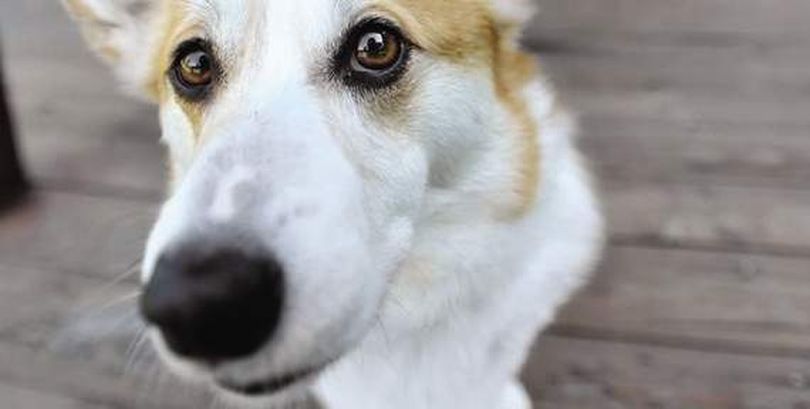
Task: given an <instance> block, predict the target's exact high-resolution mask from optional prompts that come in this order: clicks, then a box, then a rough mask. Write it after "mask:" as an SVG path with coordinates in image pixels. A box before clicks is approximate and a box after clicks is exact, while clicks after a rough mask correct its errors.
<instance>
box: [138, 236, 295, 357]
mask: <svg viewBox="0 0 810 409" xmlns="http://www.w3.org/2000/svg"><path fill="white" fill-rule="evenodd" d="M193 253H194V252H183V251H181V252H176V253H174V254H171V255H166V256H163V257H161V258H160V260H159V261H158V263H157V266H156V268H155V271H154V273H153V274H152V277H151V279H150V281H149V283H148V284H147V285H146V288H145V289H144V293H143V296H142V298H141V310H142V313H143V315H144V317H145V318H146V320H147V321H148V322H149V323H151V324H152V325H155V326H156V327H157V328H158V329H160V331H161V333H162V334H163V337H164V338H165V340H166V342H167V344H168V346H169V348H170V349H171V350H172V351H174V352H175V353H177V354H179V355H182V356H185V357H189V358H198V359H204V360H213V361H216V360H223V359H236V358H242V357H246V356H249V355H251V354H253V353H254V352H256V351H258V350H259V349H260V348H261V347H262V346H263V345H264V344H265V343H266V342H267V340H268V339H269V338H270V337H271V336H272V335H273V332H274V331H275V329H276V326H277V325H278V321H279V318H280V314H281V308H282V301H283V294H284V291H283V290H284V288H283V286H284V283H283V273H282V269H281V266H280V265H279V264H278V263H277V262H276V261H275V260H273V259H272V258H270V257H254V256H249V255H246V254H244V253H242V252H239V251H237V250H223V251H218V252H215V253H212V254H211V255H208V256H204V257H200V256H197V255H194V254H193Z"/></svg>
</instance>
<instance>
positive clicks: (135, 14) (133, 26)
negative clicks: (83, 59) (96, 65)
mask: <svg viewBox="0 0 810 409" xmlns="http://www.w3.org/2000/svg"><path fill="white" fill-rule="evenodd" d="M62 3H63V4H64V5H65V8H67V10H68V12H69V13H70V15H71V16H72V17H73V19H74V20H75V21H76V23H77V24H78V25H79V27H80V29H81V31H82V34H83V35H84V38H85V40H86V41H87V44H88V45H89V46H90V48H91V49H92V50H93V51H95V52H96V54H98V55H99V56H100V57H101V59H102V60H104V61H105V62H106V63H108V64H109V65H110V66H111V67H112V68H113V70H114V71H115V73H116V74H117V75H118V77H119V79H120V80H121V81H122V82H123V83H124V85H125V87H126V88H127V89H128V90H131V91H135V93H137V94H142V93H143V90H142V89H140V88H141V87H142V86H143V85H144V82H145V81H147V78H146V76H147V75H148V74H149V65H150V64H151V61H152V58H151V56H150V54H151V53H150V49H151V43H152V40H153V37H154V35H155V34H154V32H155V30H154V23H155V12H156V9H157V6H156V5H157V3H158V0H62Z"/></svg>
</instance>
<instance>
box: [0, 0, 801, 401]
mask: <svg viewBox="0 0 810 409" xmlns="http://www.w3.org/2000/svg"><path fill="white" fill-rule="evenodd" d="M57 3H58V2H55V1H53V0H26V1H6V2H3V3H2V4H0V30H2V39H3V43H4V52H5V55H6V58H7V61H6V62H7V63H8V64H7V65H8V66H7V74H8V75H9V78H8V84H9V86H10V88H11V92H12V96H13V103H14V108H15V111H16V113H17V122H18V125H19V130H20V132H19V133H20V135H21V141H20V143H21V145H22V150H23V152H24V157H25V161H26V163H27V165H28V168H29V172H30V174H31V176H32V179H33V181H34V182H35V183H36V186H37V189H36V191H35V195H34V196H33V198H32V200H31V201H30V202H29V203H27V205H25V206H23V207H21V208H18V209H16V210H14V211H12V212H10V213H6V214H4V215H2V216H0V406H1V407H3V408H13V409H28V408H30V409H45V408H56V409H62V408H70V409H88V408H178V409H180V408H199V407H208V403H205V404H199V403H192V402H200V401H199V400H198V399H205V397H204V396H203V397H200V396H198V395H199V394H195V393H194V392H193V391H189V392H187V394H186V392H185V391H183V393H181V394H178V392H177V389H176V388H174V387H169V386H166V384H165V383H163V382H160V379H159V377H158V376H157V375H155V374H154V373H153V372H152V371H153V370H154V369H153V367H152V365H151V364H150V362H151V361H152V358H151V357H150V356H149V354H148V352H146V353H136V354H135V355H136V357H135V358H134V359H132V362H130V363H129V364H128V363H127V358H126V356H127V351H131V350H136V351H140V350H142V348H140V347H139V346H138V345H137V344H138V343H137V342H135V343H134V344H135V345H134V346H131V345H130V344H131V343H132V342H131V341H132V338H133V337H134V335H135V333H136V332H137V329H138V328H137V325H136V324H134V323H133V320H130V319H127V318H128V316H127V315H126V313H127V311H131V306H132V301H131V300H130V301H129V302H127V301H126V296H127V294H131V292H132V291H133V290H134V289H135V283H134V279H133V277H131V275H130V276H127V275H126V273H127V272H131V271H134V266H136V265H137V262H138V259H139V255H140V253H141V247H142V245H143V241H144V237H145V234H146V232H147V229H148V228H149V225H150V223H151V221H152V218H153V217H154V214H155V209H156V208H157V206H158V204H159V200H160V198H161V195H162V193H161V192H162V189H161V187H162V186H163V175H162V173H163V165H162V159H161V155H162V153H161V150H160V148H159V146H158V144H157V136H156V135H157V130H156V125H155V115H154V112H153V109H151V108H150V107H147V106H143V105H141V104H139V103H136V102H133V101H130V100H127V99H125V98H123V97H121V96H119V94H118V93H117V92H116V90H115V88H114V85H113V82H112V80H111V77H110V75H109V74H108V73H107V72H106V70H105V69H104V68H102V67H101V66H100V65H99V64H97V63H95V61H94V60H92V58H91V56H90V55H89V54H88V53H87V52H86V51H84V49H83V47H82V45H81V44H80V41H79V38H78V35H77V34H76V32H75V30H74V29H73V28H72V27H71V26H70V24H69V23H68V21H67V19H66V18H65V17H64V16H63V15H62V14H61V12H60V10H59V8H58V4H57ZM543 4H544V10H543V13H542V14H541V16H540V17H539V18H538V21H537V23H536V24H534V25H533V26H532V28H531V30H530V32H529V35H528V36H527V40H526V43H527V46H528V47H529V48H531V49H533V50H535V51H537V52H539V53H540V55H541V60H542V61H543V63H544V65H545V67H546V69H547V70H548V72H549V73H551V75H552V76H553V77H554V78H555V79H556V82H557V83H558V84H559V88H560V90H561V92H562V93H563V94H564V96H565V97H566V99H567V100H568V102H569V105H571V106H572V107H574V108H575V109H576V110H577V111H579V112H580V113H581V119H582V124H583V126H582V128H583V130H582V145H583V147H584V149H585V150H586V151H587V152H588V154H589V155H590V156H591V157H592V158H593V161H594V167H595V169H596V170H597V172H598V174H599V175H600V178H601V181H602V187H603V191H604V198H605V210H606V213H607V215H608V217H609V220H610V224H611V234H610V246H609V249H608V253H607V256H606V258H605V261H604V262H603V263H602V265H601V267H600V269H599V272H598V274H597V275H596V278H595V280H594V282H593V283H592V285H590V286H589V287H588V288H587V289H586V290H585V291H583V292H582V293H581V294H580V295H579V297H577V298H576V299H575V300H573V301H572V302H571V303H570V305H569V306H568V307H567V308H566V309H565V311H564V313H563V314H562V316H561V318H560V320H559V322H558V324H556V325H555V326H554V327H553V328H552V329H550V331H548V333H547V335H545V336H543V337H542V338H541V339H540V340H539V342H538V346H537V348H536V352H535V355H534V358H533V359H532V362H531V364H530V365H529V367H528V368H527V370H526V375H525V377H526V380H527V383H528V385H529V387H530V390H531V393H532V395H533V397H534V399H535V401H536V403H537V406H538V407H541V408H555V409H556V408H559V409H569V408H570V409H614V408H615V409H619V408H651V409H652V408H672V409H693V408H695V409H697V408H709V409H721V408H722V409H734V408H745V409H802V408H805V409H806V408H810V285H808V284H810V47H808V44H810V24H807V20H808V17H810V2H808V1H807V0H772V1H764V0H578V1H570V0H543ZM122 275H123V276H122ZM120 277H123V278H122V279H120V280H116V278H120ZM116 300H122V302H119V303H116V302H114V301H116ZM126 368H128V369H126ZM124 372H127V373H129V375H127V376H124V375H123V374H124Z"/></svg>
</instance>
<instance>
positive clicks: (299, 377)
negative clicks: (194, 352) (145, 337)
mask: <svg viewBox="0 0 810 409" xmlns="http://www.w3.org/2000/svg"><path fill="white" fill-rule="evenodd" d="M151 335H152V340H153V342H152V344H153V346H154V347H155V349H156V350H157V352H158V356H159V357H160V358H161V361H162V362H163V364H164V365H165V366H166V367H167V368H168V369H169V371H170V372H171V373H173V374H174V375H175V376H178V377H179V378H180V379H182V380H184V381H186V382H188V383H190V384H195V385H200V386H204V385H206V384H207V385H212V387H213V388H214V391H215V392H217V393H218V394H219V395H221V396H223V397H224V398H225V399H227V400H231V401H237V403H239V404H249V403H251V402H252V403H256V402H261V403H262V404H263V405H267V402H268V401H270V402H271V403H276V402H280V403H284V404H287V405H288V404H290V403H293V402H296V401H300V400H301V399H304V398H306V397H307V396H308V392H309V390H310V388H311V386H312V384H313V383H314V382H315V380H316V379H317V378H318V376H319V375H320V374H321V373H322V372H323V371H325V370H326V369H327V368H328V367H329V366H330V365H331V364H332V363H333V362H334V360H328V361H325V362H324V363H323V364H320V365H311V364H310V365H302V366H301V367H300V368H303V369H300V368H299V369H291V370H288V371H283V372H279V373H276V374H272V375H267V376H263V377H257V378H256V379H249V380H245V379H238V380H237V379H235V378H233V377H231V376H230V375H229V374H227V373H226V372H225V371H219V370H218V368H217V366H216V365H210V364H203V363H198V362H196V361H191V360H187V359H183V358H181V357H179V356H177V355H176V354H175V353H173V352H171V351H170V350H169V349H168V347H167V346H166V344H165V342H164V341H163V339H162V337H161V336H160V334H159V333H157V331H155V332H153V333H152V334H151ZM219 369H221V368H219ZM247 406H250V405H247Z"/></svg>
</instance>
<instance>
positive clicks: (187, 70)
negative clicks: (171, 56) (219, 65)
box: [178, 51, 214, 87]
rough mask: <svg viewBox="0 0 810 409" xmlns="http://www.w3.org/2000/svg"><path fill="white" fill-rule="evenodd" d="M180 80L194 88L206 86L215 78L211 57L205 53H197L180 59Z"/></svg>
mask: <svg viewBox="0 0 810 409" xmlns="http://www.w3.org/2000/svg"><path fill="white" fill-rule="evenodd" d="M178 70H179V74H180V79H182V80H183V82H185V83H186V84H188V85H189V86H192V87H199V86H205V85H208V84H210V83H211V81H212V80H213V78H214V74H213V68H212V64H211V56H209V55H208V53H206V52H204V51H195V52H193V53H191V54H188V55H186V56H185V57H183V58H182V59H180V66H179V67H178Z"/></svg>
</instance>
